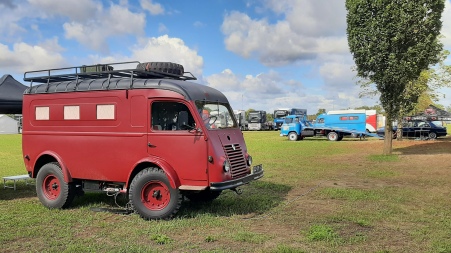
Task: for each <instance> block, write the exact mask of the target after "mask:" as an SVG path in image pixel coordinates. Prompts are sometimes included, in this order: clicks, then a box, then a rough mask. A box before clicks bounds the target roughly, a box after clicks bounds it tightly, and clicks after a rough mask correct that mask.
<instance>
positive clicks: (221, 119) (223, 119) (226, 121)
mask: <svg viewBox="0 0 451 253" xmlns="http://www.w3.org/2000/svg"><path fill="white" fill-rule="evenodd" d="M210 116H211V117H214V118H215V121H214V122H213V123H212V126H211V127H212V128H227V127H230V126H231V125H233V119H232V117H231V114H230V112H229V111H225V110H220V108H217V109H216V110H212V111H210Z"/></svg>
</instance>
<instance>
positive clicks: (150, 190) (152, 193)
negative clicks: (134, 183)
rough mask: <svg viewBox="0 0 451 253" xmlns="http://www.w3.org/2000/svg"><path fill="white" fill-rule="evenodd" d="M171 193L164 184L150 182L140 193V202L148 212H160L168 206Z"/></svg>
mask: <svg viewBox="0 0 451 253" xmlns="http://www.w3.org/2000/svg"><path fill="white" fill-rule="evenodd" d="M170 200H171V193H170V191H169V188H168V187H167V186H166V184H164V183H162V182H160V181H150V182H148V183H147V184H145V185H144V186H143V188H142V191H141V201H142V202H143V204H144V206H145V207H146V208H148V209H150V210H154V211H157V210H162V209H164V208H165V207H167V206H168V205H169V201H170Z"/></svg>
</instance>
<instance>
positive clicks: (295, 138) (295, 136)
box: [288, 132, 298, 141]
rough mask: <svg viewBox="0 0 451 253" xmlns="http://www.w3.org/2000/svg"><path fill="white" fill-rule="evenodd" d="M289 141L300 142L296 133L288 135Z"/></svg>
mask: <svg viewBox="0 0 451 253" xmlns="http://www.w3.org/2000/svg"><path fill="white" fill-rule="evenodd" d="M288 140H290V141H297V140H298V134H297V133H295V132H290V133H289V134H288Z"/></svg>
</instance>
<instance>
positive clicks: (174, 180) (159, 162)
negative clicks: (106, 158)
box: [127, 157, 181, 189]
mask: <svg viewBox="0 0 451 253" xmlns="http://www.w3.org/2000/svg"><path fill="white" fill-rule="evenodd" d="M149 163H151V164H155V165H156V166H157V167H158V168H160V169H162V170H163V171H164V173H165V174H166V176H167V177H168V179H169V182H170V184H171V187H172V188H174V189H176V188H178V187H179V186H180V185H181V184H180V179H179V177H178V175H177V172H176V171H175V170H174V168H173V167H172V166H171V165H170V164H169V163H167V162H166V161H165V160H163V159H161V158H158V157H147V158H144V159H142V160H140V161H138V162H137V163H136V164H135V166H134V168H135V169H134V170H132V171H131V172H130V174H129V176H128V178H129V180H128V182H127V188H128V187H129V184H130V182H131V181H132V180H133V177H134V176H135V175H136V174H138V172H139V171H141V169H144V168H146V167H147V166H142V165H143V164H144V165H145V164H149Z"/></svg>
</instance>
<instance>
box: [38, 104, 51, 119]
mask: <svg viewBox="0 0 451 253" xmlns="http://www.w3.org/2000/svg"><path fill="white" fill-rule="evenodd" d="M35 117H36V120H49V119H50V110H49V107H48V106H38V107H36V109H35Z"/></svg>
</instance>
